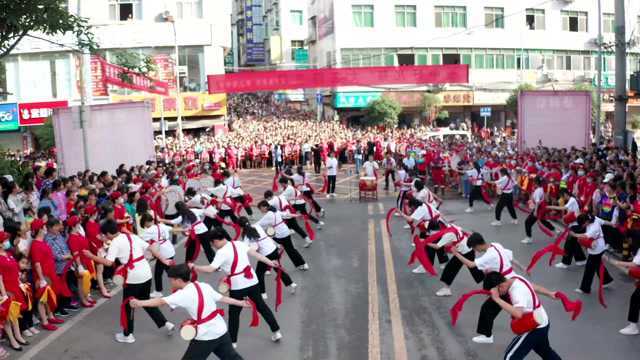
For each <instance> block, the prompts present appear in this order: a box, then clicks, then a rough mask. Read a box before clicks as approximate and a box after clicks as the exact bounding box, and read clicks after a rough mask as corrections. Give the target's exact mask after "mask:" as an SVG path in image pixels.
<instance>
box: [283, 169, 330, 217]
mask: <svg viewBox="0 0 640 360" xmlns="http://www.w3.org/2000/svg"><path fill="white" fill-rule="evenodd" d="M282 176H284V177H289V175H286V174H282ZM289 178H291V179H292V180H293V185H294V186H295V187H296V188H298V189H300V191H301V192H302V195H304V197H305V199H306V200H307V201H309V203H310V204H311V206H313V210H314V211H315V212H316V213H317V214H320V217H324V215H325V213H324V209H323V208H322V206H320V204H318V202H317V201H316V200H315V199H314V198H313V189H312V188H311V186H310V185H309V178H308V176H307V174H306V173H305V171H304V168H303V167H302V166H298V167H297V168H296V173H295V174H293V175H292V176H290V177H289ZM305 211H306V210H305ZM316 220H317V219H316ZM312 221H313V220H312ZM313 222H314V223H316V224H317V223H318V221H313Z"/></svg>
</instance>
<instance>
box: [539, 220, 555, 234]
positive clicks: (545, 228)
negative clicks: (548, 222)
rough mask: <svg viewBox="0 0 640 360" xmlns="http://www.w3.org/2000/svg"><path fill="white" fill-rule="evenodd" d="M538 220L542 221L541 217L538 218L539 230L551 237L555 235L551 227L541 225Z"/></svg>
mask: <svg viewBox="0 0 640 360" xmlns="http://www.w3.org/2000/svg"><path fill="white" fill-rule="evenodd" d="M540 221H542V219H541V218H539V219H538V227H539V228H540V231H542V232H543V233H544V234H545V235H547V236H548V237H553V236H554V235H555V234H554V232H553V231H552V230H551V229H549V228H548V227H546V226H544V225H542V223H541V222H540Z"/></svg>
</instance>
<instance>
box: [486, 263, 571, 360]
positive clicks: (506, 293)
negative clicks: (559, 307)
mask: <svg viewBox="0 0 640 360" xmlns="http://www.w3.org/2000/svg"><path fill="white" fill-rule="evenodd" d="M483 287H484V289H485V290H490V291H491V299H492V300H493V301H494V302H495V303H496V304H498V306H499V307H500V308H501V309H503V310H504V311H506V312H507V313H509V315H511V318H512V324H513V323H514V322H516V321H519V320H521V319H522V318H523V316H525V315H526V314H528V313H533V317H534V319H535V321H536V323H537V325H538V326H537V327H535V328H533V329H531V330H530V331H528V332H526V333H524V334H521V335H517V336H516V337H515V338H514V339H513V340H512V341H511V343H510V344H509V346H508V347H507V349H506V350H505V353H504V358H505V359H507V360H521V359H525V358H526V357H527V355H528V354H529V353H530V352H531V351H532V350H533V351H535V353H536V354H537V355H538V356H539V357H540V358H541V359H544V360H560V359H561V358H560V356H559V355H558V354H557V353H556V352H555V350H553V349H552V348H551V345H550V344H549V316H548V315H547V312H546V311H545V310H544V307H543V306H542V303H541V301H540V298H539V297H538V294H542V295H545V296H547V297H549V298H551V299H557V298H556V292H555V291H551V290H548V289H546V288H544V287H542V286H539V285H536V284H533V283H531V282H529V281H528V280H526V279H525V278H523V277H520V276H514V277H511V278H506V277H505V276H504V275H502V274H500V273H499V272H495V271H494V272H491V273H488V274H487V275H486V277H485V280H484V284H483Z"/></svg>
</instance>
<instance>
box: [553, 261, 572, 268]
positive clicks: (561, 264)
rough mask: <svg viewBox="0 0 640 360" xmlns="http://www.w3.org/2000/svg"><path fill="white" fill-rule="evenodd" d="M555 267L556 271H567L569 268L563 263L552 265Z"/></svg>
mask: <svg viewBox="0 0 640 360" xmlns="http://www.w3.org/2000/svg"><path fill="white" fill-rule="evenodd" d="M554 266H555V267H556V269H567V268H569V265H567V264H565V263H563V262H559V263H557V264H555V265H554Z"/></svg>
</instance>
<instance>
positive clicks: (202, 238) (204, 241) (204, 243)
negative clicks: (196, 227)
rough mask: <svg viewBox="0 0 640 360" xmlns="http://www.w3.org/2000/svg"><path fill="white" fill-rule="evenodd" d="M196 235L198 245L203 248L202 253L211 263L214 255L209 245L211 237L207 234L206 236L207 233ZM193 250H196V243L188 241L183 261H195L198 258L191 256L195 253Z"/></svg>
mask: <svg viewBox="0 0 640 360" xmlns="http://www.w3.org/2000/svg"><path fill="white" fill-rule="evenodd" d="M197 237H198V238H197V239H196V241H199V242H200V246H201V247H202V250H204V254H205V256H206V257H207V261H209V263H211V262H212V261H213V258H214V257H215V256H216V252H215V251H213V247H211V239H210V238H209V236H207V233H203V234H198V235H197ZM195 252H196V244H195V242H190V243H189V245H187V251H186V252H185V256H184V259H185V260H184V261H185V262H195V261H197V260H198V259H194V258H193V256H194V255H195Z"/></svg>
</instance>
